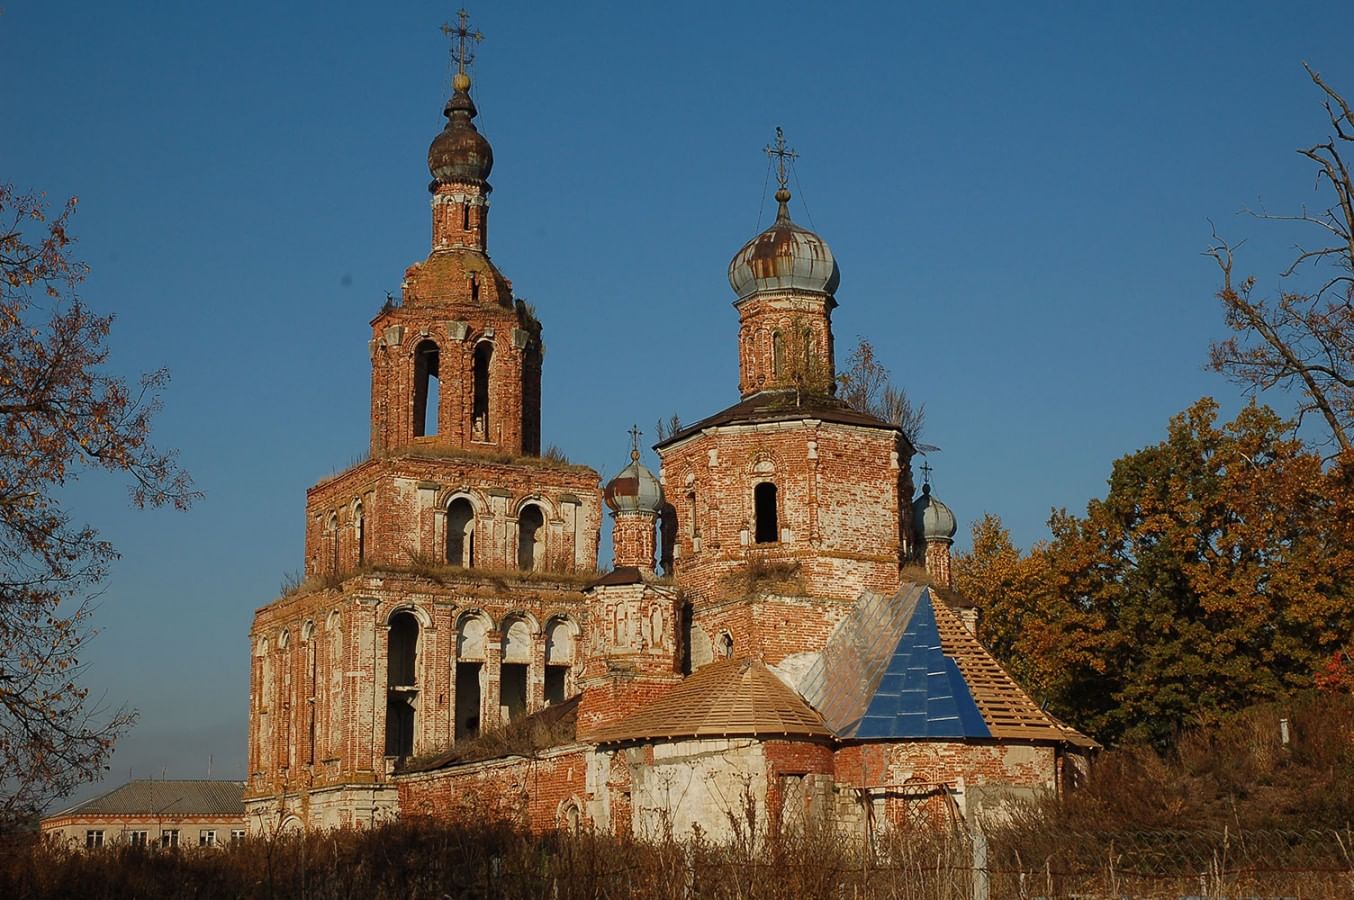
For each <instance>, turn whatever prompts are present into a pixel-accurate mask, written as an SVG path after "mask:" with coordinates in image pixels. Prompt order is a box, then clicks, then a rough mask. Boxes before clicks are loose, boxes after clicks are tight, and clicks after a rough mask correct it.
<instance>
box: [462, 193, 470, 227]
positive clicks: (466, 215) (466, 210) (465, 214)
mask: <svg viewBox="0 0 1354 900" xmlns="http://www.w3.org/2000/svg"><path fill="white" fill-rule="evenodd" d="M461 230H462V231H469V230H470V201H469V200H467V201H466V202H465V203H462V204H461Z"/></svg>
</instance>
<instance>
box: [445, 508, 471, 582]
mask: <svg viewBox="0 0 1354 900" xmlns="http://www.w3.org/2000/svg"><path fill="white" fill-rule="evenodd" d="M447 563H448V565H453V566H464V567H465V568H467V569H469V568H471V567H473V566H474V565H475V507H473V506H471V504H470V501H469V500H467V499H466V498H464V497H458V498H457V499H455V500H453V501H451V505H450V506H448V507H447Z"/></svg>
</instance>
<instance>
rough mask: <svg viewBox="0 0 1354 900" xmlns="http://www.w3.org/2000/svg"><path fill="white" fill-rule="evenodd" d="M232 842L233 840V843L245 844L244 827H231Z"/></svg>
mask: <svg viewBox="0 0 1354 900" xmlns="http://www.w3.org/2000/svg"><path fill="white" fill-rule="evenodd" d="M230 842H231V843H232V844H243V843H244V829H243V828H233V829H231V832H230Z"/></svg>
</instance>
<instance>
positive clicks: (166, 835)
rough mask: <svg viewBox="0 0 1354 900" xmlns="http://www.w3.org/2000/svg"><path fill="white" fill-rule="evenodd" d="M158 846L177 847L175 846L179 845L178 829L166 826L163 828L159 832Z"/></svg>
mask: <svg viewBox="0 0 1354 900" xmlns="http://www.w3.org/2000/svg"><path fill="white" fill-rule="evenodd" d="M160 846H161V847H177V846H179V829H177V828H166V829H164V830H163V831H161V832H160Z"/></svg>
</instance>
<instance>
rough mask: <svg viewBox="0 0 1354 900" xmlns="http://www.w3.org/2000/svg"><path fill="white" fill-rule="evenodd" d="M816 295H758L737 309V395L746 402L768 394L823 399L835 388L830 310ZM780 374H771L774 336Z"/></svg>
mask: <svg viewBox="0 0 1354 900" xmlns="http://www.w3.org/2000/svg"><path fill="white" fill-rule="evenodd" d="M834 305H835V303H834V301H833V300H832V299H831V298H829V297H827V296H824V295H822V294H807V293H785V294H775V295H766V294H758V295H756V296H753V297H748V298H747V299H746V300H742V301H739V303H738V390H739V392H740V393H741V394H742V395H743V396H744V397H748V396H751V395H752V394H755V393H757V392H758V391H763V390H769V389H772V388H793V387H799V388H801V389H803V390H810V391H818V392H822V393H827V392H829V391H831V390H832V389H833V388H834V387H835V385H836V372H835V370H834V367H833V360H832V356H833V347H832V307H833V306H834ZM777 335H779V336H780V341H779V343H780V347H781V353H780V356H781V360H780V371H779V373H777V371H776V343H777V342H776V336H777Z"/></svg>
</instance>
